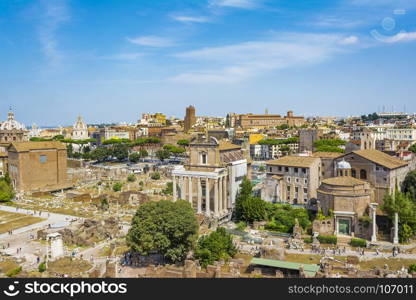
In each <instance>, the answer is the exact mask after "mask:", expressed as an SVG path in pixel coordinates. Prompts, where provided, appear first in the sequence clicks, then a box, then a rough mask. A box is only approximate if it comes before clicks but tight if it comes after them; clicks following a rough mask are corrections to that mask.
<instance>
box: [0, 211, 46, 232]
mask: <svg viewBox="0 0 416 300" xmlns="http://www.w3.org/2000/svg"><path fill="white" fill-rule="evenodd" d="M43 220H45V219H42V218H38V217H32V216H28V215H24V214H19V213H12V212H5V211H0V234H1V233H5V232H8V231H10V230H15V229H18V228H21V227H25V226H29V225H32V224H35V223H38V222H41V221H43Z"/></svg>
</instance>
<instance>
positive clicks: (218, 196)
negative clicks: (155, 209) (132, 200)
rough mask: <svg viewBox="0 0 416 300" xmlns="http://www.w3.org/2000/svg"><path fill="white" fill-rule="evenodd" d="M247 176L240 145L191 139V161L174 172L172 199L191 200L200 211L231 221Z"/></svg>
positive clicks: (216, 218) (209, 216)
mask: <svg viewBox="0 0 416 300" xmlns="http://www.w3.org/2000/svg"><path fill="white" fill-rule="evenodd" d="M246 175H247V160H246V159H245V158H244V156H243V152H242V150H241V147H240V146H238V145H234V144H231V143H230V142H227V141H220V142H219V141H218V140H217V139H215V138H213V137H211V138H210V139H207V138H203V139H202V140H201V139H200V140H197V141H192V142H191V144H190V146H189V161H188V163H187V164H186V165H184V166H178V167H176V168H175V169H174V170H173V171H172V178H173V201H176V200H177V199H183V200H187V201H189V203H191V204H192V206H193V207H194V208H195V210H196V212H197V213H198V214H204V215H205V216H206V217H208V218H210V219H211V220H215V221H217V222H218V223H221V222H224V221H228V220H229V219H230V218H231V216H232V212H233V208H234V206H235V197H236V195H237V193H238V189H239V187H240V184H241V182H242V180H243V178H244V176H246Z"/></svg>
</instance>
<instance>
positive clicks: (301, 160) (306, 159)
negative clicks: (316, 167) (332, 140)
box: [267, 156, 319, 168]
mask: <svg viewBox="0 0 416 300" xmlns="http://www.w3.org/2000/svg"><path fill="white" fill-rule="evenodd" d="M317 161H319V158H318V157H311V156H284V157H282V158H279V159H277V160H271V161H268V162H267V165H272V166H288V167H300V168H309V167H310V166H311V165H312V164H314V163H315V162H317Z"/></svg>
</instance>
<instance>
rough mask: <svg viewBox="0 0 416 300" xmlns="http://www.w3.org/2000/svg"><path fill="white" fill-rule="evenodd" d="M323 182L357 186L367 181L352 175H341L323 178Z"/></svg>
mask: <svg viewBox="0 0 416 300" xmlns="http://www.w3.org/2000/svg"><path fill="white" fill-rule="evenodd" d="M322 183H324V184H329V185H340V186H356V185H363V184H366V183H367V182H365V181H363V180H360V179H357V178H354V177H351V176H340V177H332V178H328V179H324V180H322Z"/></svg>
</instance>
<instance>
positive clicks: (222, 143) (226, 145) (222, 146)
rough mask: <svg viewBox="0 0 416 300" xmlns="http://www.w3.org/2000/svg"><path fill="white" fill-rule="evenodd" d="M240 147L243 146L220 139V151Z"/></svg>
mask: <svg viewBox="0 0 416 300" xmlns="http://www.w3.org/2000/svg"><path fill="white" fill-rule="evenodd" d="M239 149H241V146H238V145H234V144H231V143H230V142H226V141H220V144H219V150H220V151H225V150H239Z"/></svg>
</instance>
